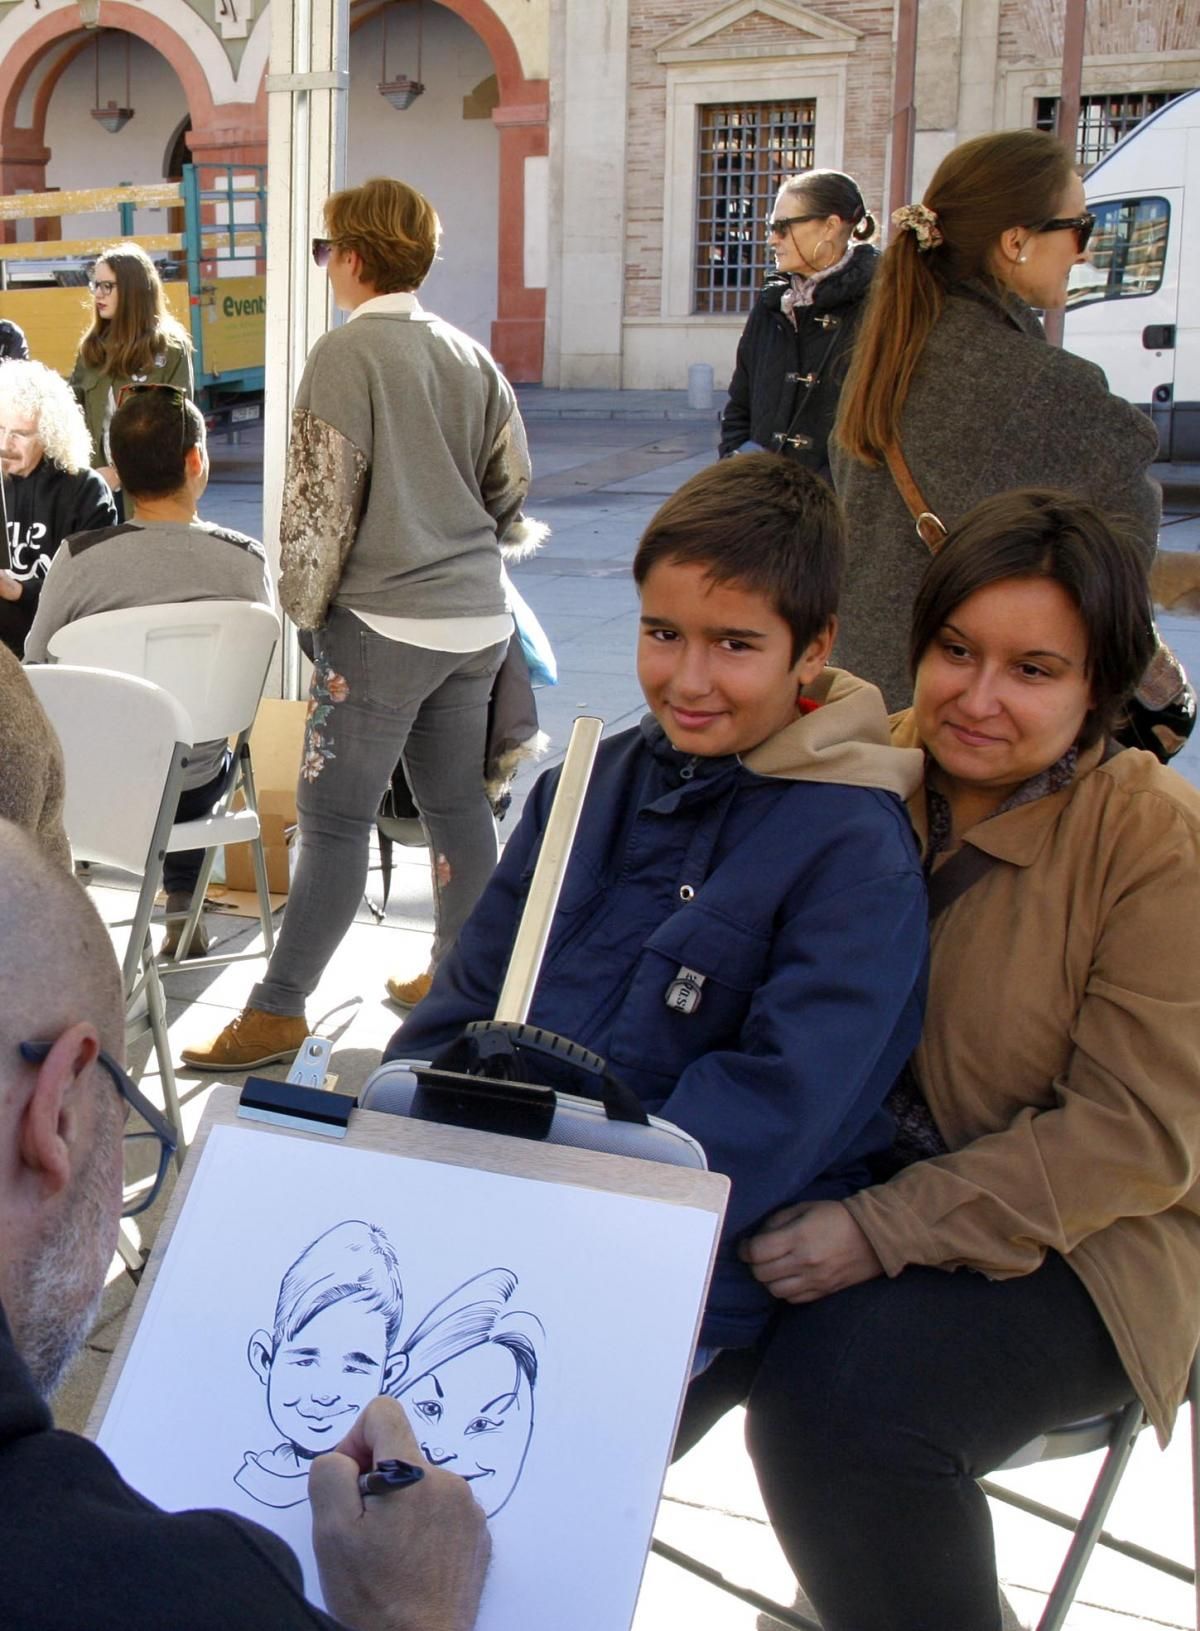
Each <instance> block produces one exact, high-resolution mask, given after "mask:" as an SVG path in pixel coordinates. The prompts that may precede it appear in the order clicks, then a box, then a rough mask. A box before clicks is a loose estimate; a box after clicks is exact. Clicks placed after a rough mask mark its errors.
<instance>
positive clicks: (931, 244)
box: [892, 204, 944, 255]
mask: <svg viewBox="0 0 1200 1631" xmlns="http://www.w3.org/2000/svg"><path fill="white" fill-rule="evenodd" d="M892 225H893V226H894V227H899V228H900V230H901V231H902V232H903V231H907V232H911V233H912V234H913V236H914V237H915V238H916V240H917V249H918V251H919V253H921V254H922V255H923V254H924V253H925V252H926V251H927V250H929V249H936V248H937V246H938V244H940V243H942V242H944V235H943V233H942V229H941V227H940V226H938V218H937V214H936V212H935V211H934V210H931V209H930V207H929V205H928V204H904V205H902V206H901V208H900V209H898V210H893V211H892Z"/></svg>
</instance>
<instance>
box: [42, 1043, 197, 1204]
mask: <svg viewBox="0 0 1200 1631" xmlns="http://www.w3.org/2000/svg"><path fill="white" fill-rule="evenodd" d="M53 1046H54V1044H53V1042H22V1043H21V1044H20V1053H21V1058H22V1059H24V1060H25V1062H26V1063H27V1064H30V1065H40V1064H41V1063H42V1062H43V1061H44V1060H45V1058H46V1056H47V1055H48V1054H49V1052H50V1050H51V1048H52V1047H53ZM96 1062H97V1064H100V1065H102V1066H103V1067H104V1069H105V1070H106V1071H107V1072H108V1074H109V1076H110V1077H111V1078H112V1084H113V1086H114V1087H115V1088H116V1090H117V1092H118V1093H119V1094H120V1095H121V1097H122V1098H123V1099H124V1101H125V1103H126V1104H127V1105H128V1106H129V1108H130V1109H131V1110H135V1111H136V1112H137V1114H138V1115H139V1116H141V1118H142V1120H143V1121H144V1122H145V1123H146V1125H147V1127H149V1129H150V1131H149V1132H136V1133H126V1134H125V1147H126V1149H128V1148H129V1147H130V1146H131V1145H132V1144H134V1143H135V1142H136V1143H139V1144H141V1143H145V1141H146V1140H147V1139H151V1138H153V1139H157V1140H158V1171H157V1173H156V1174H155V1177H154V1181H153V1183H152V1184H151V1185H150V1187H149V1188H148V1189H144V1190H142V1191H140V1192H139V1193H138V1194H137V1195H135V1196H134V1197H133V1199H131V1200H128V1201H126V1203H125V1205H124V1207H123V1208H122V1210H121V1216H122V1217H123V1218H135V1217H137V1215H138V1213H139V1212H144V1211H145V1210H146V1208H147V1207H149V1206H153V1205H154V1203H155V1201H156V1200H157V1199H158V1192H159V1190H160V1189H161V1188H162V1185H163V1179H164V1178H165V1177H166V1175H167V1167H168V1165H169V1163H170V1160H171V1157H172V1156H173V1155H174V1154H175V1149H176V1145H177V1144H178V1142H179V1140H178V1138H177V1137H176V1135H175V1129H174V1128H173V1127H172V1126H171V1123H170V1122H169V1121H168V1120H167V1118H166V1116H164V1115H163V1113H162V1111H161V1110H159V1109H157V1108H156V1107H155V1106H154V1105H153V1104H151V1103H150V1100H149V1099H148V1098H147V1097H146V1095H145V1094H144V1093H142V1092H140V1091H139V1090H138V1088H137V1087H135V1086H134V1084H133V1082H132V1081H130V1079H129V1077H128V1075H127V1074H126V1073H125V1071H124V1070H122V1068H121V1066H120V1065H119V1064H118V1063H117V1061H116V1060H115V1059H114V1058H113V1056H112V1054H111V1053H106V1052H105V1051H104V1049H103V1048H101V1049H100V1052H99V1053H98V1054H97V1055H96Z"/></svg>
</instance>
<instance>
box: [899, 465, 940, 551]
mask: <svg viewBox="0 0 1200 1631" xmlns="http://www.w3.org/2000/svg"><path fill="white" fill-rule="evenodd" d="M884 457H885V458H886V460H887V467H888V469H889V470H890V471H891V473H892V480H893V481H894V482H895V483H896V491H897V492H898V493H899V494H900V497H901V498H902V499H903V500H904V502H905V504H906V505H907V507H908V513H909V515H911V516H912V518H913V522H914V523H915V525H916V529H917V537H918V538H919V539H920V540H921V542H922V543H923V544H924V545H925V547H926V549H927V550H928V551H929V553H930V554H931V555H936V554H937V552H938V550H939V549H941V547H942V545H943V544H944V543H945V542H946V529H945V527H944V526H943V525H942V523H941V522H940V521H939V520H938V518H937V516H936V515H934V513H933V511H932V510H931V509H930V508H929V506H928V505H927V504H926V502H925V500H924V498H922V496H921V489H920V488H919V487H918V486H917V484H916V482H915V481H914V480H913V473H912V471H911V470H910V469H909V468H908V461H907V459H905V457H904V454H903V453H902V452H901V451H900V444H899V442H889V444H888V446H887V447H886V448H885V449H884Z"/></svg>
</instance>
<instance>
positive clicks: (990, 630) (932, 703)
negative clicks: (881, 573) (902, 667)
mask: <svg viewBox="0 0 1200 1631" xmlns="http://www.w3.org/2000/svg"><path fill="white" fill-rule="evenodd" d="M1087 655H1088V651H1087V632H1086V630H1085V628H1084V623H1083V619H1082V617H1081V616H1080V615H1079V608H1078V607H1077V606H1076V605H1075V602H1074V601H1073V600H1072V599H1071V597H1070V595H1068V594H1067V592H1066V590H1065V589H1064V588H1063V587H1062V585H1061V584H1059V583H1056V582H1055V581H1054V579H1053V578H1006V579H1004V580H1002V581H1001V582H999V583H991V584H988V585H987V587H986V588H984V589H977V590H976V591H975V593H974V594H973V595H968V597H967V599H966V600H964V601H962V602H961V603H960V604H959V605H958V606H956V607H955V608H954V611H953V612H952V613H951V615H950V617H949V618H948V619H947V620H946V622H945V623H944V624H943V625H942V627H941V629H940V630H939V631H938V633H937V634H936V635H935V636H934V638H933V640H932V641H931V643H930V645H929V646H928V647H927V648H926V651H925V654H924V656H923V657H922V658H921V661H920V665H919V666H918V668H917V680H916V689H915V692H914V695H913V715H914V718H915V721H916V725H917V730H918V732H919V733H920V737H921V740H922V742H923V743H924V744H925V746H926V748H927V749H928V750H929V752H930V754H931V755H932V756H933V758H934V759H935V760H936V761H937V763H938V765H939V766H940V767H941V769H942V771H943V772H944V773H945V775H946V776H947V777H949V778H950V780H951V781H952V782H959V783H962V784H964V785H967V786H970V787H973V788H978V789H984V788H991V789H995V790H996V791H997V792H1000V791H1005V790H1009V789H1012V788H1014V787H1017V786H1019V785H1020V783H1021V782H1023V781H1025V780H1027V778H1028V777H1030V776H1035V775H1037V773H1038V772H1039V771H1042V770H1046V769H1048V768H1049V767H1050V766H1051V765H1052V764H1054V763H1055V761H1056V760H1058V759H1061V758H1062V756H1063V754H1064V753H1065V752H1066V751H1067V749H1068V748H1069V747H1070V746H1071V745H1072V744H1073V743H1074V742H1075V740H1076V739H1077V738H1078V736H1079V732H1080V730H1081V729H1082V728H1083V722H1084V719H1085V717H1086V716H1087V713H1088V710H1089V709H1090V708H1091V706H1092V687H1091V682H1090V680H1089V679H1088V675H1087Z"/></svg>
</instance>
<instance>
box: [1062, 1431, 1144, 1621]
mask: <svg viewBox="0 0 1200 1631" xmlns="http://www.w3.org/2000/svg"><path fill="white" fill-rule="evenodd" d="M1143 1416H1144V1412H1143V1410H1142V1405H1141V1401H1140V1400H1138V1399H1135V1400H1134V1401H1133V1403H1132V1404H1128V1405H1126V1407H1125V1409H1124V1410H1123V1411H1122V1412H1121V1419H1120V1421H1119V1422H1118V1424H1117V1428H1116V1431H1115V1432H1114V1433H1113V1438H1112V1445H1111V1448H1110V1449H1109V1451H1108V1454H1107V1455H1106V1456H1105V1458H1104V1465H1103V1467H1102V1468H1101V1469H1100V1476H1099V1477H1098V1478H1097V1480H1096V1483H1095V1485H1094V1487H1093V1489H1092V1493H1091V1496H1090V1498H1089V1500H1088V1504H1087V1506H1086V1507H1085V1508H1084V1512H1083V1516H1082V1517H1081V1518H1080V1520H1079V1524H1078V1526H1077V1528H1076V1530H1075V1538H1074V1539H1073V1540H1072V1542H1071V1544H1070V1546H1069V1547H1068V1549H1067V1555H1066V1557H1065V1559H1064V1560H1063V1566H1062V1568H1061V1569H1060V1570H1059V1571H1058V1579H1057V1580H1056V1581H1055V1582H1054V1587H1053V1589H1052V1590H1051V1592H1050V1596H1049V1597H1048V1598H1047V1599H1046V1608H1045V1612H1044V1613H1043V1614H1042V1617H1041V1619H1040V1620H1039V1621H1038V1627H1037V1631H1061V1628H1062V1626H1063V1624H1064V1622H1065V1620H1066V1618H1067V1613H1068V1610H1069V1609H1070V1607H1071V1604H1072V1603H1073V1602H1074V1600H1075V1593H1076V1592H1077V1591H1078V1590H1079V1582H1080V1581H1081V1580H1082V1578H1083V1571H1084V1570H1085V1569H1086V1568H1087V1565H1088V1559H1089V1558H1090V1557H1091V1555H1092V1552H1093V1551H1094V1550H1095V1547H1096V1542H1097V1541H1098V1540H1099V1538H1100V1531H1101V1529H1102V1528H1103V1527H1104V1519H1105V1517H1106V1516H1107V1513H1108V1509H1109V1507H1110V1506H1111V1505H1112V1499H1113V1496H1114V1495H1115V1494H1116V1493H1117V1485H1118V1484H1119V1483H1120V1482H1121V1475H1122V1474H1123V1473H1124V1471H1125V1468H1126V1466H1127V1465H1128V1463H1129V1457H1130V1456H1131V1455H1132V1454H1133V1446H1134V1444H1135V1443H1136V1442H1137V1436H1138V1433H1139V1431H1140V1429H1141V1426H1142V1421H1143Z"/></svg>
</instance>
